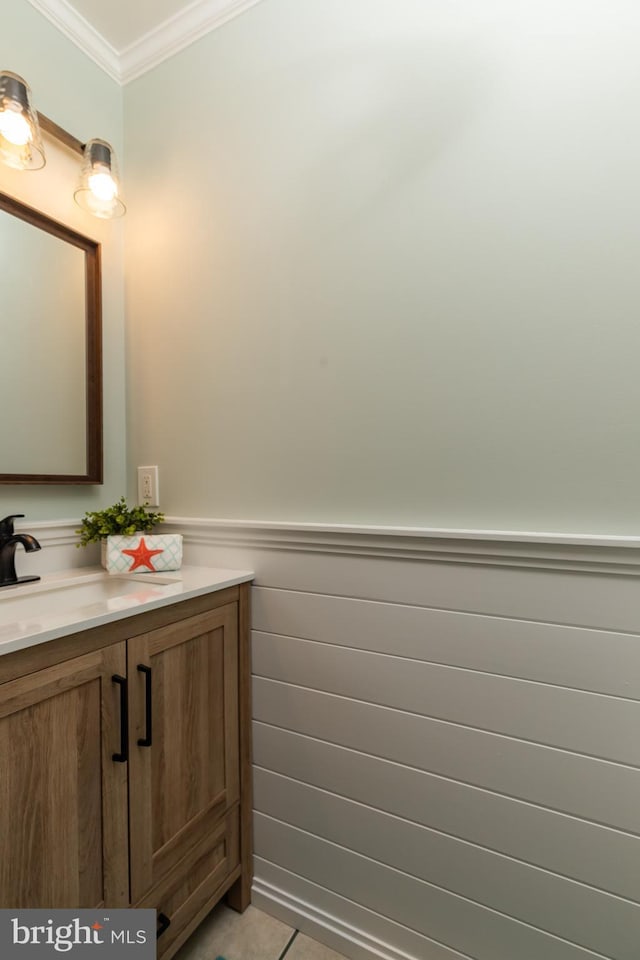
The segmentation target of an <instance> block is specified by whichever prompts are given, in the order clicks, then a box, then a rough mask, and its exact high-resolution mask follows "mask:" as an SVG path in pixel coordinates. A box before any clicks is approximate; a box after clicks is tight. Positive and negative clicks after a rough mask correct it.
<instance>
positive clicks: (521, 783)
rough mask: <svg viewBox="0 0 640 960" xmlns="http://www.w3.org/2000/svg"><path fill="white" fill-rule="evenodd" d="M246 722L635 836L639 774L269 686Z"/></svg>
mask: <svg viewBox="0 0 640 960" xmlns="http://www.w3.org/2000/svg"><path fill="white" fill-rule="evenodd" d="M253 691H254V693H253V696H254V717H255V719H257V720H262V721H264V722H265V723H270V724H273V725H275V726H279V727H284V728H285V729H288V730H297V731H298V732H299V733H305V734H307V735H308V736H312V737H317V738H318V739H320V740H327V741H329V742H331V743H337V744H341V745H342V746H345V747H351V748H352V749H355V750H361V751H363V752H364V753H369V754H372V755H374V756H380V757H383V758H387V759H390V760H395V761H397V762H399V763H405V764H407V765H409V766H414V767H417V768H418V769H420V770H427V771H430V772H431V773H438V774H440V775H442V776H446V777H451V778H452V779H455V780H459V781H461V782H463V783H471V784H474V785H475V786H480V787H485V788H486V789H489V790H494V791H497V792H499V793H504V794H507V795H508V796H513V797H517V798H520V799H523V800H529V801H531V802H533V803H539V804H541V805H542V806H547V807H551V808H553V809H556V810H560V811H562V812H565V813H571V814H575V815H576V816H580V817H583V818H585V819H588V820H594V821H596V822H597V823H603V824H607V825H609V826H614V827H617V828H619V829H623V830H629V831H631V832H632V833H639V834H640V771H638V770H636V769H632V768H629V767H622V766H618V765H615V764H612V763H607V762H606V761H602V760H593V759H591V758H588V757H580V756H576V755H574V754H570V753H565V752H563V751H559V750H555V749H552V748H550V747H543V746H538V745H536V744H530V743H524V742H522V741H519V740H511V739H508V738H506V737H502V736H499V735H497V734H492V733H485V732H483V731H479V730H472V729H469V728H466V727H459V726H454V725H452V724H448V723H443V722H442V721H439V720H431V719H428V718H425V717H419V716H415V715H414V714H408V713H402V712H400V711H397V710H390V709H388V708H386V707H379V706H374V705H371V704H367V703H360V702H357V701H354V700H349V699H346V698H344V697H338V696H334V695H331V694H327V693H320V692H317V691H314V690H307V689H303V688H301V687H295V686H291V685H289V684H285V683H280V682H278V681H275V680H264V679H261V678H254V685H253Z"/></svg>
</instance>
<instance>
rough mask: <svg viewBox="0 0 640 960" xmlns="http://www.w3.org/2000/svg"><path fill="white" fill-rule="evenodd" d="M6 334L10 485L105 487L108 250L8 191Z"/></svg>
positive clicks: (1, 463)
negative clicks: (104, 263)
mask: <svg viewBox="0 0 640 960" xmlns="http://www.w3.org/2000/svg"><path fill="white" fill-rule="evenodd" d="M0 331H1V336H0V343H2V368H3V372H2V376H0V483H15V484H23V483H34V484H36V483H37V484H83V483H84V484H98V483H102V479H103V463H102V460H103V455H102V418H103V411H102V281H101V267H100V244H99V243H97V242H95V241H94V240H91V239H89V238H88V237H85V236H83V235H82V234H80V233H77V232H76V231H75V230H72V229H71V228H70V227H67V226H65V225H63V224H61V223H58V222H57V221H55V220H53V219H52V218H50V217H48V216H46V215H45V214H43V213H41V212H40V211H38V210H35V209H34V208H32V207H29V206H27V205H26V204H24V203H22V202H20V201H18V200H15V199H14V198H12V197H10V196H8V195H6V194H4V193H0Z"/></svg>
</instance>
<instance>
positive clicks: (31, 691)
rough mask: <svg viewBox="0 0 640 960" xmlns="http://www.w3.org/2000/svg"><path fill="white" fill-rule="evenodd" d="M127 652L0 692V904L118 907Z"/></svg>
mask: <svg viewBox="0 0 640 960" xmlns="http://www.w3.org/2000/svg"><path fill="white" fill-rule="evenodd" d="M125 666H126V653H125V644H124V643H120V644H116V645H115V646H112V647H108V648H105V649H103V650H98V651H96V652H94V653H89V654H86V655H85V656H81V657H76V658H74V659H72V660H67V661H66V662H64V663H60V664H57V665H55V666H52V667H49V668H47V669H45V670H40V671H38V672H37V673H34V674H30V675H29V676H25V677H20V678H19V679H17V680H11V681H9V682H7V683H3V684H2V685H1V686H0V905H2V906H3V907H23V908H28V907H97V906H102V905H103V904H104V905H107V906H112V907H117V906H126V905H127V904H128V897H129V878H128V859H127V764H126V763H123V762H116V761H114V759H113V754H114V753H116V754H117V753H118V752H119V751H120V748H121V722H120V720H121V717H120V707H121V699H120V688H119V687H118V686H117V684H115V683H114V682H113V680H112V677H113V675H114V674H116V675H120V676H122V675H123V674H124V671H125Z"/></svg>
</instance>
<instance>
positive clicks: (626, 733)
mask: <svg viewBox="0 0 640 960" xmlns="http://www.w3.org/2000/svg"><path fill="white" fill-rule="evenodd" d="M253 671H254V674H256V675H257V676H261V677H269V678H271V679H274V680H282V681H284V682H286V683H293V684H298V685H300V686H303V687H311V688H313V689H316V690H325V691H327V692H329V693H335V694H339V695H340V696H343V697H350V698H354V699H356V700H364V701H367V702H368V703H377V704H381V705H383V706H388V707H394V708H395V709H398V710H407V711H410V712H413V713H419V714H422V715H424V716H429V717H435V718H437V719H439V720H447V721H450V722H453V723H461V724H465V725H467V726H471V727H478V728H480V729H483V730H489V731H493V732H495V733H503V734H505V735H507V736H511V737H518V738H521V739H523V740H532V741H535V742H537V743H544V744H548V745H550V746H556V747H560V748H562V749H564V750H572V751H575V752H578V753H584V754H589V755H591V756H596V757H602V758H604V759H609V760H616V761H618V762H620V763H627V764H631V765H634V766H640V737H638V730H640V702H638V701H630V700H622V699H618V698H613V697H605V696H602V695H601V694H594V693H584V692H582V691H576V690H567V689H565V688H562V687H554V686H550V685H548V684H540V683H532V682H530V681H528V680H513V679H511V678H508V677H496V676H492V675H491V674H484V673H478V672H475V671H469V670H463V669H460V668H452V667H444V666H441V665H440V664H430V663H423V662H421V661H417V660H407V659H404V658H399V657H390V656H387V655H385V654H379V653H369V652H368V651H364V650H351V649H348V648H347V647H339V646H330V645H328V644H325V643H316V642H314V641H310V640H298V639H296V638H294V637H282V636H274V635H272V634H264V633H254V641H253Z"/></svg>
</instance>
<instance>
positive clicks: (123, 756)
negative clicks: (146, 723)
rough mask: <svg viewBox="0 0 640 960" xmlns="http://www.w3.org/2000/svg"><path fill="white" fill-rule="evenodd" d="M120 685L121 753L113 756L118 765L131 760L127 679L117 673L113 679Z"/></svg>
mask: <svg viewBox="0 0 640 960" xmlns="http://www.w3.org/2000/svg"><path fill="white" fill-rule="evenodd" d="M111 679H112V680H113V682H114V683H117V684H119V685H120V753H114V754H112V759H113V760H115V761H116V763H126V761H127V760H128V759H129V705H128V699H127V678H126V677H121V676H119V675H118V674H117V673H114V675H113V676H112V677H111Z"/></svg>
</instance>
